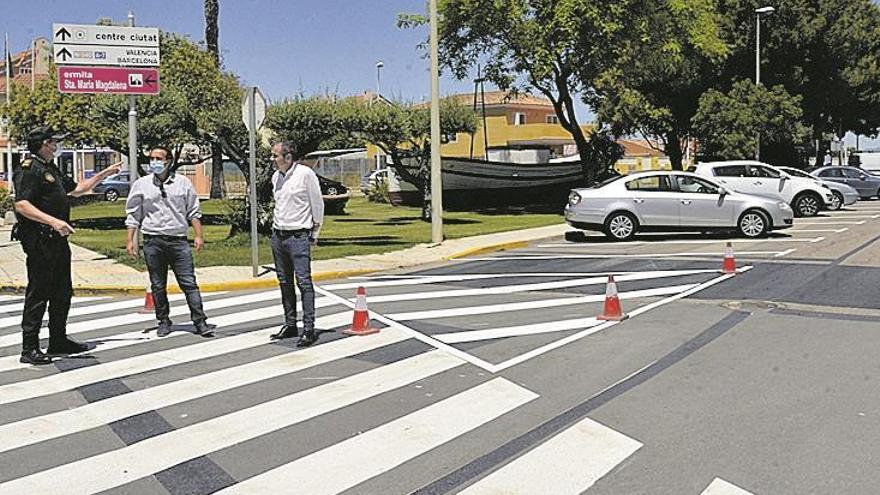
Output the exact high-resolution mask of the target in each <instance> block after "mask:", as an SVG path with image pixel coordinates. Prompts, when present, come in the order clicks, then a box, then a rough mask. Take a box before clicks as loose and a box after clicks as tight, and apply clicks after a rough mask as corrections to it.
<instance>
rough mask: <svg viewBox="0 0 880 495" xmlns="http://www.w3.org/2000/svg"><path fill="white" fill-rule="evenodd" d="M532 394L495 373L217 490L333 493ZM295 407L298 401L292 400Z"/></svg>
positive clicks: (247, 493) (246, 493)
mask: <svg viewBox="0 0 880 495" xmlns="http://www.w3.org/2000/svg"><path fill="white" fill-rule="evenodd" d="M537 397H538V396H537V395H536V394H534V393H533V392H530V391H528V390H526V389H524V388H522V387H520V386H518V385H515V384H513V383H511V382H509V381H507V380H506V379H504V378H496V379H494V380H492V381H490V382H487V383H485V384H483V385H480V386H478V387H475V388H473V389H471V390H468V391H466V392H462V393H460V394H458V395H455V396H453V397H450V398H448V399H446V400H443V401H441V402H438V403H437V404H434V405H431V406H428V407H426V408H424V409H421V410H419V411H416V412H414V413H412V414H409V415H407V416H404V417H402V418H400V419H397V420H394V421H392V422H390V423H386V424H384V425H382V426H379V427H378V428H375V429H372V430H370V431H368V432H366V433H363V434H361V435H358V436H356V437H353V438H351V439H349V440H346V441H344V442H340V443H338V444H336V445H333V446H331V447H327V448H326V449H324V450H320V451H318V452H315V453H314V454H311V455H308V456H305V457H303V458H300V459H297V460H295V461H293V462H290V463H288V464H285V465H283V466H280V467H277V468H275V469H272V470H270V471H267V472H265V473H263V474H260V475H258V476H255V477H253V478H250V479H247V480H244V481H242V482H240V483H238V484H235V485H232V486H230V487H229V488H226V489H224V490H221V491H220V492H218V494H220V495H230V494H240V495H251V494H265V493H281V492H284V491H286V490H289V489H290V488H291V487H296V491H297V492H299V493H308V494H309V495H329V494H337V493H340V492H343V491H345V490H348V489H350V488H352V487H354V486H355V485H357V484H359V483H362V482H364V481H366V480H368V479H370V478H373V477H375V476H378V475H380V474H382V473H384V472H387V471H389V470H391V469H393V468H395V467H397V466H399V465H401V464H403V463H404V462H406V461H408V460H410V459H412V458H414V457H416V456H419V455H421V454H424V453H425V452H428V451H429V450H431V449H434V448H436V447H439V446H441V445H443V444H445V443H447V442H449V441H451V440H453V439H455V438H456V437H459V436H461V435H463V434H465V433H467V432H469V431H471V430H473V429H475V428H477V427H479V426H481V425H483V424H486V423H488V422H489V421H492V420H494V419H495V418H497V417H499V416H501V415H502V414H505V413H507V412H510V411H512V410H514V409H516V408H517V407H519V406H521V405H523V404H525V403H527V402H529V401H531V400H534V399H535V398H537ZM304 404H307V403H304ZM295 407H297V408H299V407H301V406H300V405H299V404H296V405H295ZM157 455H161V454H158V453H157ZM22 486H23V487H26V486H28V485H22ZM0 488H2V485H0ZM543 493H547V492H543Z"/></svg>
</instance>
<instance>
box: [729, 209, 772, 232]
mask: <svg viewBox="0 0 880 495" xmlns="http://www.w3.org/2000/svg"><path fill="white" fill-rule="evenodd" d="M737 229H738V230H739V233H740V234H742V236H743V237H751V238H754V237H762V236H764V235H765V234H766V233H767V231H768V230H769V229H770V222H769V221H767V215H765V214H763V213H761V212H760V211H757V210H749V211H747V212H745V213H743V214H742V216H741V217H739V223H738V224H737Z"/></svg>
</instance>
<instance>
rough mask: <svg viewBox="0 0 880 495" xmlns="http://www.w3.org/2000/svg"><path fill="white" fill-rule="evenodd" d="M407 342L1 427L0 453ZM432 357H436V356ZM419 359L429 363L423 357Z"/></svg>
mask: <svg viewBox="0 0 880 495" xmlns="http://www.w3.org/2000/svg"><path fill="white" fill-rule="evenodd" d="M408 338H409V337H408V336H407V334H406V333H404V332H402V331H400V330H395V329H385V330H383V331H382V332H381V333H379V334H378V335H375V336H371V337H370V338H369V339H357V338H346V339H340V340H336V341H333V342H330V343H327V344H322V345H319V346H315V347H311V348H308V349H303V350H298V351H296V352H292V353H286V354H281V355H278V356H275V357H271V358H268V359H264V360H262V361H256V362H252V363H247V364H243V365H240V366H235V367H232V368H226V369H223V370H219V371H215V372H212V373H206V374H203V375H198V376H193V377H190V378H186V379H184V380H178V381H175V382H171V383H166V384H163V385H158V386H155V387H150V388H147V389H143V390H138V391H135V392H130V393H127V394H124V395H118V396H116V397H111V398H109V399H104V400H101V401H98V402H92V403H90V404H85V405H83V406H80V407H76V408H73V409H66V410H63V411H59V412H56V413H52V414H46V415H44V416H37V417H33V418H28V419H24V420H22V421H18V422H15V423H8V424H5V425H0V452H6V451H8V450H12V449H17V448H19V447H24V446H27V445H33V444H36V443H39V442H45V441H46V440H51V439H53V438H58V437H62V436H64V435H71V434H74V433H77V432H81V431H86V430H88V429H91V428H96V427H98V426H101V425H104V424H109V423H112V422H113V421H119V420H120V419H124V418H127V417H131V416H134V415H136V414H141V413H144V412H147V411H152V410H158V409H161V408H163V407H168V406H171V405H174V404H180V403H183V402H186V401H190V400H194V399H198V398H200V397H206V396H208V395H211V394H216V393H219V392H223V391H227V390H232V389H234V388H237V387H243V386H245V385H250V384H253V383H257V382H260V381H263V380H269V379H271V378H276V377H279V376H283V375H286V374H290V373H296V372H298V371H302V370H305V369H308V368H311V367H313V366H318V365H321V364H324V363H328V362H331V361H336V360H339V359H344V358H347V357H350V356H353V355H355V354H361V353H364V352H367V351H370V350H373V349H378V348H379V347H384V346H387V345H391V344H394V343H397V342H401V341H403V340H406V339H408ZM433 352H434V353H437V352H438V351H433ZM432 355H433V354H432ZM425 356H428V355H425ZM422 359H423V360H424V359H427V357H426V358H422ZM431 359H433V358H431ZM438 360H442V358H438ZM446 361H447V362H449V363H451V364H454V365H457V364H460V363H461V361H459V360H455V359H453V358H448V359H446ZM417 362H418V361H415V362H413V363H417Z"/></svg>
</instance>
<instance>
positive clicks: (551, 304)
mask: <svg viewBox="0 0 880 495" xmlns="http://www.w3.org/2000/svg"><path fill="white" fill-rule="evenodd" d="M695 286H696V284H685V285H675V286H670V287H657V288H653V289H644V290H635V291H627V292H620V293H618V296H619V297H620V299H622V300H627V299H636V298H640V297H657V296H666V295H669V294H678V293H679V292H683V291H686V290H688V289H691V288H693V287H695ZM604 300H605V294H595V295H589V296H577V297H562V298H556V299H544V300H539V301H524V302H518V303H501V304H481V305H478V306H466V307H459V308H449V309H429V310H425V311H412V312H409V313H394V314H388V315H385V316H387V317H388V318H390V319H392V320H397V321H414V320H431V319H437V318H451V317H455V316H475V315H485V314H492V313H503V312H507V311H522V310H528V309H543V308H555V307H559V306H570V305H574V304H588V303H594V302H600V301H604Z"/></svg>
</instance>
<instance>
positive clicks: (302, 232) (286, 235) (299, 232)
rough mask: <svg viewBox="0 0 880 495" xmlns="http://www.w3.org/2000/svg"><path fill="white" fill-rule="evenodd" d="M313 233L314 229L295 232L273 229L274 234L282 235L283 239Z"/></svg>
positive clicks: (296, 230)
mask: <svg viewBox="0 0 880 495" xmlns="http://www.w3.org/2000/svg"><path fill="white" fill-rule="evenodd" d="M311 231H312V229H295V230H283V229H272V232H274V233H275V234H277V235H280V236H282V237H290V236H292V235H297V234H308V233H311Z"/></svg>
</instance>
